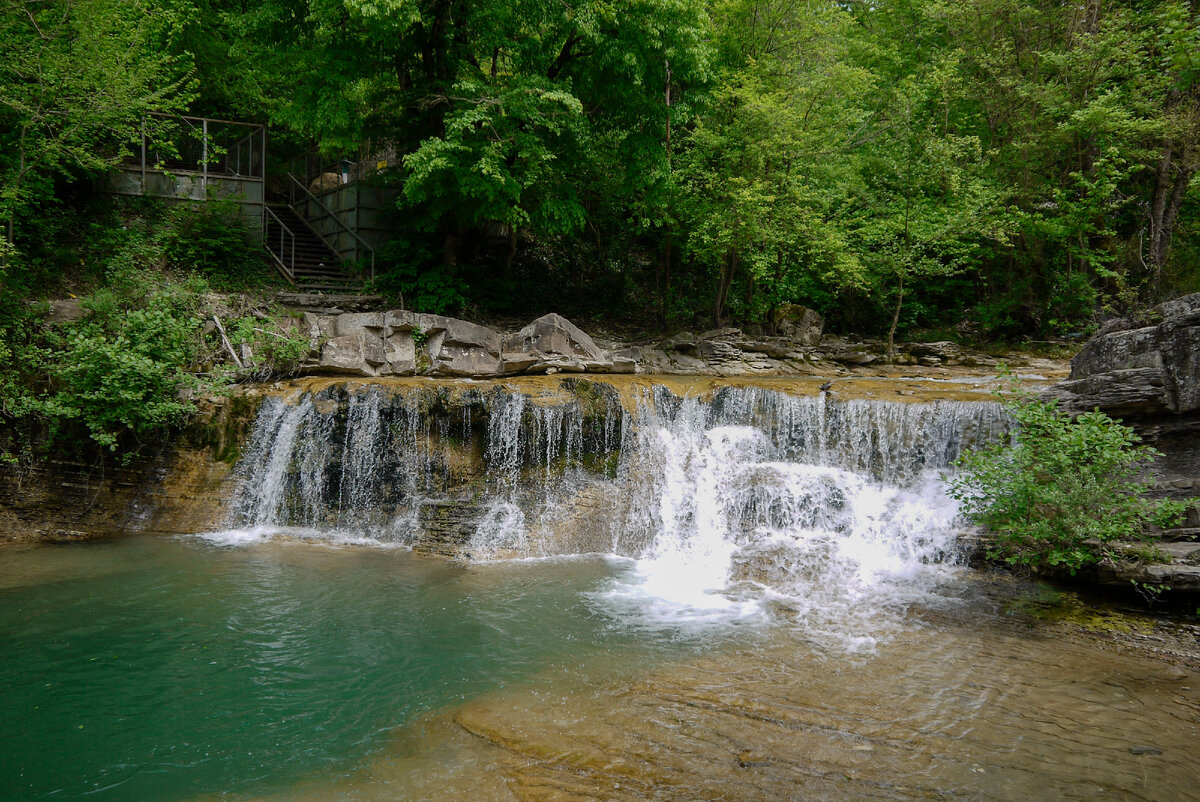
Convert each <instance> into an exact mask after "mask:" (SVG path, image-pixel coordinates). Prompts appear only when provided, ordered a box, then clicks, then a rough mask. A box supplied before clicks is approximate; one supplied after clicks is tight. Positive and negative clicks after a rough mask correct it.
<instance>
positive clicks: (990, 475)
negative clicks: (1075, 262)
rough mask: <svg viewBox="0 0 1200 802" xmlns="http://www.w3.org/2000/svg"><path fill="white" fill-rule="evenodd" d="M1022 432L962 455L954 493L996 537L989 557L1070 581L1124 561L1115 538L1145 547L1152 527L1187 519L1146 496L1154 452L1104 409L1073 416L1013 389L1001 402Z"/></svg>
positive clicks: (1176, 506) (1173, 507) (1179, 508)
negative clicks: (1052, 571)
mask: <svg viewBox="0 0 1200 802" xmlns="http://www.w3.org/2000/svg"><path fill="white" fill-rule="evenodd" d="M1003 400H1004V403H1005V406H1006V408H1007V409H1008V412H1009V414H1011V415H1012V416H1013V418H1014V420H1015V421H1016V422H1017V424H1018V427H1019V431H1018V433H1017V437H1016V439H1015V441H1013V442H1008V443H1005V442H997V443H993V444H991V445H989V446H986V447H985V448H983V449H980V450H978V451H975V452H973V453H970V454H967V455H965V456H963V457H962V458H961V459H960V460H959V463H958V473H957V474H956V475H954V476H952V477H951V478H950V488H951V490H950V494H951V495H952V496H953V497H954V498H956V499H957V500H958V501H959V502H960V503H961V504H962V509H963V512H964V513H965V514H966V515H967V516H968V517H969V518H970V519H971V520H973V521H975V522H976V523H979V524H982V525H983V526H984V527H985V528H987V529H988V530H989V531H991V532H992V533H993V534H994V535H995V537H996V540H995V546H994V547H993V549H992V551H991V552H990V554H989V556H991V557H993V558H1000V559H1003V560H1005V561H1006V562H1008V563H1011V564H1014V565H1026V566H1030V567H1032V568H1041V567H1047V566H1053V567H1062V568H1065V569H1066V570H1068V571H1069V572H1070V573H1072V574H1074V573H1075V572H1076V571H1077V570H1079V569H1080V568H1082V567H1084V566H1087V565H1092V564H1095V563H1097V562H1111V561H1113V560H1116V559H1119V557H1120V554H1119V553H1118V552H1117V551H1116V550H1115V549H1114V547H1113V543H1114V542H1115V541H1131V540H1133V541H1137V540H1146V539H1148V538H1147V535H1146V533H1145V528H1146V525H1147V524H1155V525H1158V526H1163V525H1167V524H1169V523H1170V522H1172V521H1174V520H1176V519H1178V518H1179V517H1180V516H1181V514H1182V506H1181V505H1180V504H1178V503H1176V502H1171V501H1162V500H1152V499H1149V498H1147V497H1146V496H1145V493H1146V491H1147V490H1149V488H1150V486H1151V481H1150V479H1149V478H1147V474H1146V468H1147V467H1148V465H1149V463H1150V462H1151V461H1152V460H1153V458H1154V457H1155V456H1156V454H1157V452H1155V451H1154V450H1153V449H1151V448H1148V447H1146V446H1143V445H1140V444H1139V443H1140V438H1139V437H1138V435H1137V434H1136V433H1135V432H1134V431H1133V430H1132V429H1130V428H1129V427H1127V426H1122V425H1121V424H1120V422H1118V421H1115V420H1113V419H1112V418H1110V417H1108V416H1107V415H1105V414H1104V413H1102V412H1099V411H1096V412H1087V413H1084V414H1082V415H1079V416H1077V417H1075V418H1071V416H1069V415H1067V414H1066V413H1065V412H1062V411H1060V410H1059V409H1058V408H1057V406H1056V404H1055V403H1053V402H1045V401H1039V400H1037V399H1036V398H1034V397H1032V396H1031V395H1030V394H1028V393H1027V392H1024V391H1022V390H1020V388H1019V387H1018V386H1017V385H1016V384H1015V383H1014V385H1013V389H1012V391H1011V392H1010V394H1008V395H1007V396H1005V397H1004V398H1003Z"/></svg>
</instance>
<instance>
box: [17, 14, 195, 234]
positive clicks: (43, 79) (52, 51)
mask: <svg viewBox="0 0 1200 802" xmlns="http://www.w3.org/2000/svg"><path fill="white" fill-rule="evenodd" d="M185 9H186V5H184V6H175V5H171V6H164V5H162V4H160V3H155V2H143V1H142V0H138V1H137V2H126V1H125V0H3V2H0V218H3V220H4V221H5V223H6V224H7V226H8V229H9V230H8V232H7V234H8V236H9V239H12V238H13V229H14V228H15V223H16V220H17V219H18V217H20V216H21V215H23V214H25V213H27V212H29V211H30V209H31V208H33V207H36V206H37V205H38V204H39V203H42V202H44V201H45V200H46V199H48V198H50V197H52V195H53V193H54V190H55V184H54V180H55V178H56V177H58V176H64V175H68V176H69V175H78V174H84V175H95V174H97V173H99V172H102V171H103V170H104V169H105V168H107V167H109V166H110V165H112V164H114V163H115V162H116V161H117V160H118V159H119V158H120V157H121V156H122V155H123V147H124V144H125V143H126V142H128V141H130V140H131V139H132V137H133V136H134V134H135V133H136V132H138V131H139V128H140V126H141V119H142V115H143V114H145V113H146V112H150V111H171V110H173V109H176V108H180V107H181V106H182V104H183V103H184V102H185V101H186V100H187V97H188V95H189V90H188V85H187V75H188V72H189V66H190V65H189V57H188V54H187V53H186V52H182V51H175V50H174V48H173V47H172V46H171V44H172V42H173V40H174V38H175V35H176V33H177V32H178V30H179V26H180V25H181V23H182V20H183V17H184V16H185V14H184V13H183V12H184V10H185Z"/></svg>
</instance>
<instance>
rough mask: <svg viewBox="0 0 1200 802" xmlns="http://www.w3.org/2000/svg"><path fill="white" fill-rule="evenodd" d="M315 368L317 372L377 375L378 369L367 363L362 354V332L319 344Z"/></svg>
mask: <svg viewBox="0 0 1200 802" xmlns="http://www.w3.org/2000/svg"><path fill="white" fill-rule="evenodd" d="M316 368H317V370H318V372H329V373H351V374H356V375H359V376H378V375H379V371H378V370H377V369H376V368H375V367H373V366H372V365H371V364H369V363H368V362H367V360H366V358H365V356H364V353H363V335H362V334H348V335H346V336H345V337H333V338H332V339H330V340H327V341H326V342H325V343H324V345H322V346H321V356H320V358H319V359H318V361H317V365H316Z"/></svg>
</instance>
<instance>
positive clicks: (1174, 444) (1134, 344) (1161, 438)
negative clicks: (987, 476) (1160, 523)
mask: <svg viewBox="0 0 1200 802" xmlns="http://www.w3.org/2000/svg"><path fill="white" fill-rule="evenodd" d="M1043 397H1045V398H1048V399H1053V400H1056V401H1058V402H1059V404H1060V405H1061V406H1062V407H1063V408H1065V409H1067V410H1069V411H1071V412H1086V411H1090V410H1095V409H1098V410H1100V411H1101V412H1104V413H1106V414H1108V415H1111V416H1113V417H1116V418H1119V419H1120V420H1122V422H1124V423H1125V424H1127V425H1129V426H1131V427H1133V429H1134V430H1136V431H1137V433H1138V434H1139V435H1140V436H1141V437H1142V440H1143V442H1145V443H1146V444H1148V445H1151V446H1153V447H1154V448H1156V449H1158V451H1159V452H1161V456H1159V457H1158V458H1157V460H1156V461H1155V463H1154V465H1153V467H1152V471H1153V475H1154V479H1155V482H1156V488H1155V490H1156V494H1157V495H1160V496H1170V497H1173V498H1177V499H1180V500H1183V501H1185V502H1189V507H1188V511H1187V518H1186V520H1185V521H1184V525H1183V526H1182V527H1180V528H1177V529H1171V530H1167V531H1165V532H1163V533H1161V535H1160V539H1159V543H1158V545H1157V548H1159V549H1160V550H1161V551H1162V552H1163V553H1164V554H1165V556H1166V557H1168V558H1169V562H1165V563H1163V564H1160V565H1132V564H1131V565H1121V566H1103V567H1102V568H1101V569H1100V571H1099V574H1098V577H1097V578H1098V579H1099V580H1100V581H1101V582H1105V583H1118V584H1121V583H1124V584H1128V582H1129V581H1130V580H1133V581H1136V582H1139V583H1143V584H1149V585H1166V586H1169V587H1172V588H1174V589H1176V590H1188V591H1192V592H1198V591H1200V544H1197V543H1195V542H1194V541H1196V540H1197V539H1200V293H1196V294H1193V295H1186V296H1184V297H1182V298H1178V299H1176V300H1174V301H1168V302H1167V303H1164V304H1160V305H1159V306H1156V307H1154V308H1152V309H1150V310H1149V311H1148V312H1146V313H1144V314H1142V315H1141V316H1139V317H1138V318H1118V319H1115V320H1110V321H1108V322H1107V323H1106V324H1105V325H1104V326H1103V327H1102V328H1101V329H1100V331H1099V332H1098V333H1097V334H1096V335H1095V336H1094V337H1093V338H1092V339H1091V340H1090V341H1088V343H1087V344H1086V345H1084V347H1083V349H1082V350H1080V352H1079V353H1078V354H1076V355H1075V357H1074V358H1073V359H1072V360H1071V374H1070V376H1069V377H1068V378H1067V380H1066V381H1063V382H1060V383H1059V384H1056V385H1054V386H1053V387H1051V388H1049V389H1048V390H1046V391H1045V392H1044V394H1043Z"/></svg>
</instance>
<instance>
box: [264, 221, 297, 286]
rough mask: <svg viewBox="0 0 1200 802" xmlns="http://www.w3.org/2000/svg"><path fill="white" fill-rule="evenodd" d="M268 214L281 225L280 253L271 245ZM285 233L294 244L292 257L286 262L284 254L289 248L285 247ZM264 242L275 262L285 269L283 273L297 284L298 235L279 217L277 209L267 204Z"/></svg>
mask: <svg viewBox="0 0 1200 802" xmlns="http://www.w3.org/2000/svg"><path fill="white" fill-rule="evenodd" d="M268 215H269V216H270V217H271V218H272V219H274V220H275V222H276V223H277V224H278V225H279V253H276V252H275V250H274V249H273V248H272V247H271V242H270V238H269V237H268V236H267V229H268V227H269V226H270V223H269V222H268V221H267V217H268ZM285 233H286V234H287V235H288V237H289V238H290V239H291V244H292V248H291V259H290V260H288V261H286V262H285V261H284V254H285V253H286V252H287V249H286V248H285V247H284V237H283V235H284V234H285ZM263 244H264V245H266V246H267V251H268V252H269V253H270V254H271V255H272V256H274V257H275V263H276V264H277V265H279V267H280V269H282V270H283V274H284V275H285V276H286V277H287V279H288V281H290V282H291V283H292V284H295V283H296V235H295V234H294V233H292V230H291V229H290V228H288V227H287V225H286V224H285V223H284V222H283V221H282V220H280V219H279V215H277V214H275V210H273V209H272V208H271V207H270V206H266V205H264V206H263Z"/></svg>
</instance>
